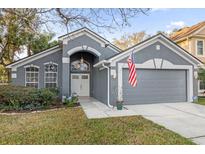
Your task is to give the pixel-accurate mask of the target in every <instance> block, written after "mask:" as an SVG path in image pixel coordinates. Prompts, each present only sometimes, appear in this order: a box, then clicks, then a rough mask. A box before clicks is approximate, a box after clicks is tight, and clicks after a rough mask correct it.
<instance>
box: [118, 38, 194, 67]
mask: <svg viewBox="0 0 205 154" xmlns="http://www.w3.org/2000/svg"><path fill="white" fill-rule="evenodd" d="M156 45H160V50H156ZM153 58H162V59H164V60H168V61H170V62H171V63H173V64H175V65H190V63H189V62H187V61H186V60H184V59H183V58H181V57H180V56H179V55H178V54H176V53H174V52H173V51H171V50H170V49H169V48H167V47H166V46H164V45H163V44H161V43H160V42H157V43H154V44H152V45H150V46H148V47H146V48H144V49H142V50H140V51H139V52H136V53H135V54H134V59H135V63H137V64H142V63H144V62H146V61H147V60H150V59H153ZM119 62H120V63H122V62H123V63H126V62H127V57H126V58H124V59H122V60H120V61H119Z"/></svg>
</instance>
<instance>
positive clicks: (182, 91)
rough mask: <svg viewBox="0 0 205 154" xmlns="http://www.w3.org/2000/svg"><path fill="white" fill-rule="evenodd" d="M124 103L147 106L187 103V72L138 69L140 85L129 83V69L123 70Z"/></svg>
mask: <svg viewBox="0 0 205 154" xmlns="http://www.w3.org/2000/svg"><path fill="white" fill-rule="evenodd" d="M122 74H123V76H122V79H123V84H122V89H123V94H122V96H123V101H124V103H125V104H146V103H166V102H185V101H187V80H186V79H187V77H186V76H187V73H186V70H151V69H138V70H137V79H138V85H137V87H135V88H133V87H131V86H130V85H129V83H128V69H123V73H122Z"/></svg>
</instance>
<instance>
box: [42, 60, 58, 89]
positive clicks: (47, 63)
mask: <svg viewBox="0 0 205 154" xmlns="http://www.w3.org/2000/svg"><path fill="white" fill-rule="evenodd" d="M49 64H54V65H56V66H57V71H56V72H46V71H45V65H49ZM43 72H44V73H43V75H44V88H46V83H56V88H57V87H58V64H57V63H54V62H52V61H50V62H46V63H44V68H43ZM46 73H56V82H46Z"/></svg>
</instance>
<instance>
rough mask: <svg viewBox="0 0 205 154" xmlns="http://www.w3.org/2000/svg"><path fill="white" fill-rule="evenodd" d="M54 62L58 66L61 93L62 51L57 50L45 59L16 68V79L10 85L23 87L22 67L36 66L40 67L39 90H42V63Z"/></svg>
mask: <svg viewBox="0 0 205 154" xmlns="http://www.w3.org/2000/svg"><path fill="white" fill-rule="evenodd" d="M51 61H52V62H54V63H57V64H58V87H59V90H60V92H61V91H62V89H61V87H62V82H61V81H62V51H61V50H59V51H57V52H55V53H53V54H50V55H48V56H46V57H43V58H40V59H38V60H35V61H33V62H30V63H27V64H25V65H23V66H20V67H18V68H17V72H16V74H17V78H16V79H12V83H13V84H14V85H23V86H24V85H25V68H24V66H27V65H31V64H33V65H36V66H39V67H40V70H39V88H44V63H46V62H51Z"/></svg>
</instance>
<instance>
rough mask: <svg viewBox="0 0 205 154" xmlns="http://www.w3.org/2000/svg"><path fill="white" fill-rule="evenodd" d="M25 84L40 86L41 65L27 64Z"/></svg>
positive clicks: (27, 85)
mask: <svg viewBox="0 0 205 154" xmlns="http://www.w3.org/2000/svg"><path fill="white" fill-rule="evenodd" d="M25 86H26V87H34V88H38V86H39V67H38V66H35V65H29V66H25Z"/></svg>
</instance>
